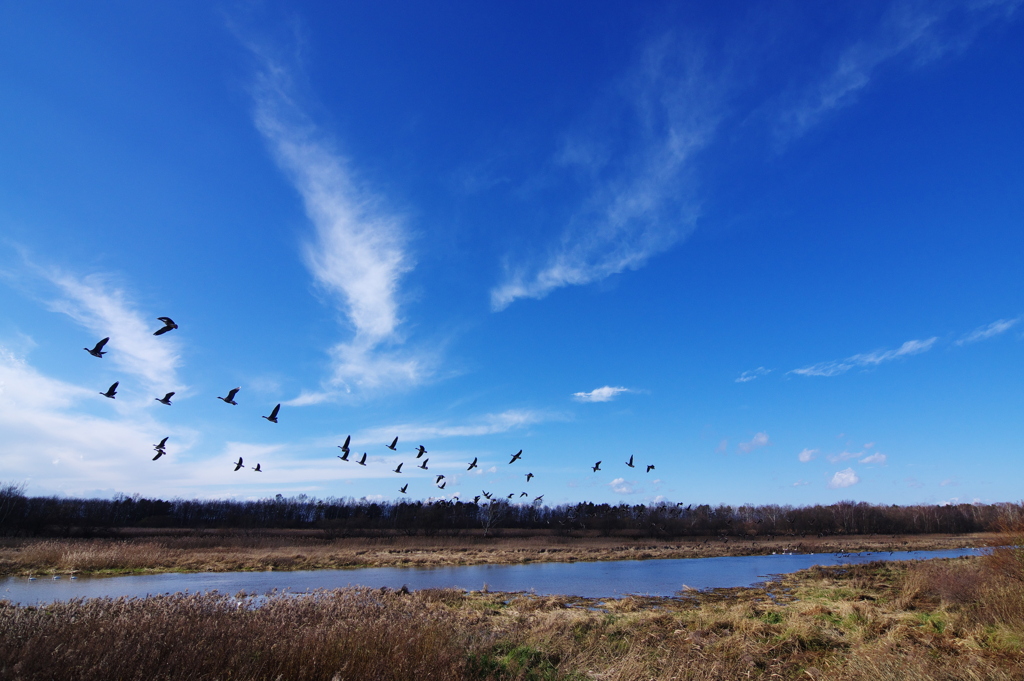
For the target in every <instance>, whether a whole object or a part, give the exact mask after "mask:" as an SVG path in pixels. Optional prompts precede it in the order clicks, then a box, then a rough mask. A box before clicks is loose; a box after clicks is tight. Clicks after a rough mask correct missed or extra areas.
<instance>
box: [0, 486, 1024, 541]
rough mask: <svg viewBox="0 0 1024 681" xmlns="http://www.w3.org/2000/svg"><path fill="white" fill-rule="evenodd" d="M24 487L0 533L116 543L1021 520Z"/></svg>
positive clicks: (1007, 510) (938, 509)
mask: <svg viewBox="0 0 1024 681" xmlns="http://www.w3.org/2000/svg"><path fill="white" fill-rule="evenodd" d="M24 492H25V487H24V485H18V484H0V535H3V536H20V537H46V536H51V537H73V536H77V537H103V536H115V535H116V534H117V533H118V531H119V530H121V529H123V528H151V529H157V528H164V529H186V530H204V529H221V530H224V529H236V530H253V529H282V530H284V529H289V530H320V531H323V532H324V533H325V534H327V535H328V536H331V537H334V538H344V537H374V536H389V535H394V534H396V533H397V534H404V535H408V536H435V535H441V536H453V537H454V536H460V535H462V534H469V533H472V534H477V533H481V532H482V533H483V534H484V535H485V536H487V535H489V534H501V533H502V532H504V531H510V530H517V531H544V532H548V533H553V534H555V535H564V536H573V534H574V533H575V534H578V533H588V534H590V535H595V534H596V535H598V536H609V537H610V536H631V537H650V538H681V537H700V536H704V537H706V536H750V537H772V536H780V537H782V536H786V537H807V536H813V537H823V536H833V535H869V534H900V535H910V534H968V533H980V532H997V531H999V530H1000V529H1001V528H1002V527H1005V526H1006V524H1007V523H1010V524H1014V523H1016V522H1017V520H1018V519H1020V518H1022V517H1024V505H1022V504H1020V503H996V504H955V505H953V504H945V505H922V504H918V505H909V506H898V505H895V504H894V505H891V506H887V505H879V504H870V503H867V502H855V501H840V502H837V503H834V504H830V505H827V506H823V505H814V506H789V505H778V504H767V505H759V506H755V505H743V506H729V505H724V504H721V505H718V506H711V505H708V504H692V503H691V504H684V503H670V502H659V503H655V504H635V505H629V504H618V505H611V504H595V503H590V502H580V503H576V504H561V505H557V506H546V505H543V504H541V503H539V502H534V503H529V504H517V503H510V502H508V501H506V500H492V501H490V502H489V503H484V504H479V503H473V502H462V501H447V500H436V501H412V502H388V501H370V500H357V499H353V498H350V497H346V498H336V497H328V498H325V499H317V498H315V497H307V496H306V495H298V496H294V497H284V496H282V495H280V494H279V495H277V496H276V497H274V498H268V499H260V500H251V501H236V500H200V499H171V500H163V499H148V498H144V497H141V496H139V495H134V496H130V497H129V496H125V495H118V496H116V497H114V498H112V499H75V498H65V497H56V496H48V497H30V496H26V495H25V493H24Z"/></svg>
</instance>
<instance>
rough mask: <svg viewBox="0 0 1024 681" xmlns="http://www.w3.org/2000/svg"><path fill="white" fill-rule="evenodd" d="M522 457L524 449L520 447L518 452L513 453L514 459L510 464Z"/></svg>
mask: <svg viewBox="0 0 1024 681" xmlns="http://www.w3.org/2000/svg"><path fill="white" fill-rule="evenodd" d="M521 458H523V450H521V449H520V450H519V451H518V452H516V453H515V454H513V455H512V460H511V461H509V462H508V465H509V466H511V465H512V464H514V463H515V462H516V461H519V459H521Z"/></svg>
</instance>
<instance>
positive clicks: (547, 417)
mask: <svg viewBox="0 0 1024 681" xmlns="http://www.w3.org/2000/svg"><path fill="white" fill-rule="evenodd" d="M562 419H563V417H562V416H560V415H558V414H551V413H548V412H541V411H533V410H529V409H509V410H507V411H503V412H501V413H499V414H486V415H484V416H482V417H480V418H479V419H477V420H476V422H475V423H469V424H464V425H448V424H415V423H403V424H397V425H393V426H383V427H380V428H372V429H369V430H364V431H361V432H360V433H358V434H357V436H356V439H358V440H360V441H371V442H372V441H380V442H382V443H383V442H390V441H391V439H392V438H393V437H395V436H397V437H398V439H399V440H430V439H441V438H448V437H477V436H481V435H495V434H497V433H505V432H508V431H510V430H514V429H517V428H525V427H526V426H531V425H535V424H538V423H544V422H546V421H556V420H562Z"/></svg>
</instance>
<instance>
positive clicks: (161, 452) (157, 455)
mask: <svg viewBox="0 0 1024 681" xmlns="http://www.w3.org/2000/svg"><path fill="white" fill-rule="evenodd" d="M166 453H167V452H166V451H165V450H163V449H158V450H156V456H154V457H153V461H156V460H157V459H159V458H160V457H161V456H163V455H164V454H166Z"/></svg>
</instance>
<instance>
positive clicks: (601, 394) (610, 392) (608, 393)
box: [572, 385, 633, 402]
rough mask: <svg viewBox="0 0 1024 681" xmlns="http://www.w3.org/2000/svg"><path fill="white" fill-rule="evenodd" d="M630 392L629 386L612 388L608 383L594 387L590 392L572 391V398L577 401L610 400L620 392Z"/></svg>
mask: <svg viewBox="0 0 1024 681" xmlns="http://www.w3.org/2000/svg"><path fill="white" fill-rule="evenodd" d="M631 392H633V391H632V390H630V389H629V388H622V387H616V388H613V387H612V386H610V385H606V386H604V387H601V388H595V389H593V390H591V391H590V392H580V393H573V394H572V398H573V399H574V400H576V401H577V402H611V401H612V400H614V399H615V398H616V397H618V396H619V395H621V394H622V393H631Z"/></svg>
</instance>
